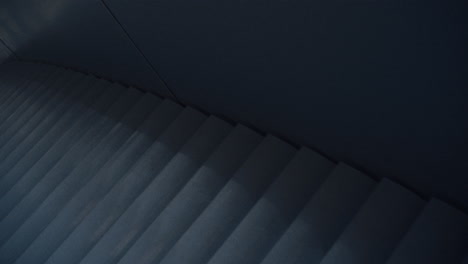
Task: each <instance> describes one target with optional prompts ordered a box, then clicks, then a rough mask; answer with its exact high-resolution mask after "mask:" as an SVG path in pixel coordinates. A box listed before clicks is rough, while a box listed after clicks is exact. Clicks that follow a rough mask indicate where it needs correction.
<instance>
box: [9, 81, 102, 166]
mask: <svg viewBox="0 0 468 264" xmlns="http://www.w3.org/2000/svg"><path fill="white" fill-rule="evenodd" d="M89 81H90V83H92V84H93V85H91V86H90V87H89V88H85V89H84V90H86V92H85V93H80V94H79V95H78V97H73V98H68V100H64V101H63V102H61V103H59V104H58V105H57V107H56V108H55V109H54V113H51V114H49V115H47V116H46V117H45V119H44V120H42V121H41V123H40V124H39V125H38V126H37V127H35V128H34V129H33V130H32V131H31V132H30V133H29V135H27V136H26V137H25V138H24V139H23V140H22V141H21V142H20V143H18V144H17V145H16V147H15V148H14V149H13V150H12V151H11V152H10V153H8V154H7V155H6V156H2V157H1V159H2V162H1V163H0V175H5V174H6V173H8V171H9V170H11V168H12V167H13V166H14V165H15V164H16V163H18V161H19V160H20V159H21V158H22V157H24V156H25V155H26V153H28V151H29V150H31V149H33V148H34V147H35V146H36V145H37V144H39V143H42V141H41V140H43V138H44V137H46V136H47V135H49V136H50V135H51V134H53V130H55V131H57V126H59V124H60V122H61V123H64V120H66V119H67V117H69V116H70V113H72V112H73V111H74V110H75V109H76V103H74V102H72V101H73V100H77V101H79V102H80V103H84V102H93V101H95V100H96V98H98V97H99V96H100V95H101V94H102V93H103V91H104V88H103V87H99V86H97V85H96V84H97V83H96V82H94V81H93V80H91V79H90V80H89ZM85 85H87V84H85ZM77 114H78V113H77ZM71 119H73V118H71ZM65 127H66V126H65ZM58 130H59V131H62V130H61V129H58ZM52 138H53V139H54V140H55V139H56V138H57V136H52Z"/></svg>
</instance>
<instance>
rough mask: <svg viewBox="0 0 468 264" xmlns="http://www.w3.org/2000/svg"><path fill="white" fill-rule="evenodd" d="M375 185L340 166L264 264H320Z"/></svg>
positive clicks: (278, 242)
mask: <svg viewBox="0 0 468 264" xmlns="http://www.w3.org/2000/svg"><path fill="white" fill-rule="evenodd" d="M374 184H375V183H374V181H373V180H372V179H371V178H369V177H367V175H364V174H363V173H361V172H359V171H357V170H355V169H353V168H351V167H349V166H347V165H345V164H343V163H340V164H338V165H337V166H336V167H335V168H334V169H333V171H332V172H331V173H330V175H329V176H328V177H327V179H326V180H325V181H324V182H323V184H322V185H321V186H320V187H319V189H318V190H317V192H316V193H315V194H314V195H313V196H312V197H311V199H310V200H309V201H308V202H307V204H306V205H305V207H304V209H303V210H302V211H301V212H300V213H299V215H298V216H297V217H296V219H295V220H294V221H293V222H292V223H291V225H290V226H289V227H288V229H287V230H286V231H285V232H284V233H283V234H282V235H281V237H280V238H279V239H278V241H277V242H276V243H275V245H274V246H273V247H272V248H271V250H270V251H269V252H268V253H267V255H266V256H265V258H264V259H263V261H262V262H261V263H262V264H280V263H296V264H306V263H319V262H320V260H321V259H322V258H323V256H324V255H325V254H326V252H327V251H328V250H329V248H330V247H331V246H332V245H333V243H334V241H335V240H336V239H337V238H338V236H339V235H340V234H341V233H342V232H343V230H344V229H345V227H346V225H347V224H348V223H349V222H350V221H351V219H352V218H353V216H354V215H355V214H356V212H357V211H358V209H359V208H360V207H361V205H362V204H363V203H364V202H365V200H366V199H367V197H368V195H369V193H370V192H371V190H372V188H373V187H374Z"/></svg>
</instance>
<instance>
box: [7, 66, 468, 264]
mask: <svg viewBox="0 0 468 264" xmlns="http://www.w3.org/2000/svg"><path fill="white" fill-rule="evenodd" d="M467 187H468V186H467ZM467 191H468V188H467ZM467 262H468V216H467V215H466V214H465V213H463V212H461V211H459V210H457V209H455V208H454V207H452V206H450V205H448V204H446V203H444V202H442V201H440V200H438V199H436V198H431V199H429V200H425V199H423V198H421V197H419V196H418V195H416V194H415V193H413V192H412V191H410V190H408V189H405V188H404V187H402V186H400V185H398V184H397V183H395V182H392V181H390V180H388V179H382V180H380V181H376V180H375V179H373V178H370V177H368V176H367V175H365V174H363V173H362V172H359V171H357V170H356V169H353V168H352V167H350V166H348V165H346V164H343V163H336V162H334V161H331V160H329V159H327V158H326V157H323V156H322V155H320V154H318V153H317V152H314V151H313V150H311V149H308V148H307V147H300V148H297V147H294V146H291V145H290V144H288V143H286V142H284V141H283V140H281V139H279V138H277V137H275V136H273V135H262V134H259V133H258V132H256V131H254V130H252V129H250V128H248V127H246V126H243V125H241V124H232V123H229V122H226V121H224V120H222V119H220V118H217V117H215V116H210V115H207V114H205V113H201V112H200V111H197V110H196V109H193V108H190V107H184V106H182V105H179V104H177V103H175V102H174V101H171V100H169V99H164V98H160V97H157V96H155V95H153V94H149V93H145V92H142V91H139V90H137V89H134V88H125V87H123V86H121V85H119V84H116V83H111V82H109V81H106V80H103V79H99V78H97V77H94V76H91V75H86V74H82V73H77V72H74V71H71V70H66V69H62V68H58V67H54V66H50V65H44V64H35V63H26V62H10V63H7V64H4V65H2V67H1V69H0V263H2V264H10V263H17V264H26V263H35V264H37V263H48V264H52V263H57V264H64V263H67V264H75V263H76V264H77V263H81V264H85V263H86V264H98V263H99V264H111V263H118V264H135V263H145V264H146V263H148V264H149V263H161V264H185V263H187V264H192V263H193V264H202V263H209V264H230V263H232V264H239V263H240V264H250V263H252V264H253V263H261V264H287V263H294V264H305V263H309V264H310V263H312V264H314V263H317V264H318V263H321V264H348V263H349V264H371V263H372V264H373V263H375V264H377V263H387V264H410V263H411V264H414V263H424V264H433V263H444V264H451V263H453V264H463V263H467Z"/></svg>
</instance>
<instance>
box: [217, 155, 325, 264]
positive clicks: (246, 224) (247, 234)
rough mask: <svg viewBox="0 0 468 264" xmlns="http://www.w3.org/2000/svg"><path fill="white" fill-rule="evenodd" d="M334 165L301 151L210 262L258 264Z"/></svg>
mask: <svg viewBox="0 0 468 264" xmlns="http://www.w3.org/2000/svg"><path fill="white" fill-rule="evenodd" d="M333 165H334V164H333V162H331V161H329V160H328V159H326V158H324V157H323V156H321V155H319V154H317V153H315V152H313V151H311V150H310V149H307V148H302V149H301V150H299V151H298V153H296V155H295V156H294V158H293V159H292V160H291V162H290V163H289V164H288V165H287V166H286V168H285V169H284V171H283V172H282V173H281V175H280V176H279V177H278V178H277V179H276V180H275V182H274V183H273V184H272V185H271V186H270V187H269V188H268V190H267V191H266V193H265V194H264V195H263V196H262V197H261V198H260V200H258V202H257V203H256V204H255V206H254V207H253V208H252V209H251V210H250V212H249V213H248V214H247V216H246V217H245V218H244V219H243V220H242V221H241V222H240V224H239V225H238V226H237V227H236V229H235V230H234V232H233V233H232V234H231V235H230V236H229V237H228V239H227V240H226V241H224V243H223V244H222V246H221V247H220V248H219V249H218V250H217V252H216V253H215V254H214V256H213V257H212V258H211V259H210V261H209V262H208V263H210V264H214V263H226V264H227V263H246V264H247V263H259V262H260V261H261V260H262V259H263V257H264V256H265V254H266V253H267V252H268V250H269V249H270V248H271V247H272V246H273V244H274V242H276V240H277V239H278V238H279V236H280V235H281V234H282V233H283V231H284V230H285V229H286V228H287V227H288V225H289V224H290V223H291V221H292V220H293V219H294V218H295V217H296V216H297V214H298V213H299V211H300V210H301V209H302V208H303V206H304V205H305V203H306V202H307V200H308V198H310V196H311V195H312V194H313V193H314V192H315V191H316V190H317V188H318V187H319V186H320V184H321V183H322V181H323V180H324V179H325V178H326V176H328V174H329V173H330V171H331V169H332V168H333ZM232 252H236V254H234V255H233V254H232Z"/></svg>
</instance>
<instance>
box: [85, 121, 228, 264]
mask: <svg viewBox="0 0 468 264" xmlns="http://www.w3.org/2000/svg"><path fill="white" fill-rule="evenodd" d="M231 129H232V126H231V125H230V124H228V123H226V122H225V121H222V120H220V119H218V118H216V117H213V116H211V117H209V118H208V119H207V120H206V121H205V122H204V124H203V125H202V126H201V127H200V129H198V130H197V132H196V133H195V134H194V136H193V137H192V138H191V139H190V141H189V142H188V143H187V144H186V145H185V146H184V147H183V148H182V149H181V150H180V151H179V153H177V154H176V155H175V156H174V157H173V158H172V159H171V161H170V162H169V163H168V164H167V165H166V166H165V167H164V169H163V170H162V171H161V172H160V173H159V174H158V176H157V177H156V178H154V179H153V181H152V182H151V183H150V184H149V185H148V186H147V187H146V188H145V190H144V191H142V192H141V193H140V194H139V196H138V197H137V198H136V199H135V200H134V201H133V203H132V204H131V205H130V206H129V207H128V208H127V210H126V211H125V212H124V213H123V214H122V215H121V216H120V217H119V219H118V220H117V221H116V222H115V223H114V224H113V225H112V227H111V228H109V230H108V231H107V232H106V234H105V235H104V236H103V237H102V238H101V239H100V240H99V242H98V243H97V244H96V245H95V246H94V247H93V249H92V250H91V251H90V252H89V253H88V254H87V255H86V256H85V257H84V259H83V260H82V261H81V262H80V263H83V264H84V263H108V264H110V263H115V262H116V261H117V260H118V259H119V258H120V257H121V256H122V254H123V253H124V252H125V251H126V249H128V247H129V246H130V245H131V244H132V243H133V242H134V240H135V239H136V238H138V236H139V235H140V234H141V233H142V232H143V231H144V230H145V229H146V228H147V227H148V225H149V224H151V222H152V221H153V220H154V218H155V217H156V216H157V215H158V214H159V213H160V212H161V211H162V209H164V207H165V206H166V205H167V203H168V202H169V201H170V200H171V199H172V198H173V197H174V196H175V195H176V194H177V192H178V191H179V190H180V189H181V188H182V187H183V186H184V185H185V183H186V182H187V181H188V180H189V179H190V177H191V176H193V174H194V173H195V172H196V170H197V169H198V168H199V167H200V166H201V165H202V164H203V162H204V161H205V160H206V159H207V158H208V156H209V155H210V154H211V153H212V152H213V151H214V149H216V147H217V146H218V145H219V143H220V142H221V141H222V140H223V139H224V138H225V137H226V135H227V134H228V133H229V131H230V130H231Z"/></svg>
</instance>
